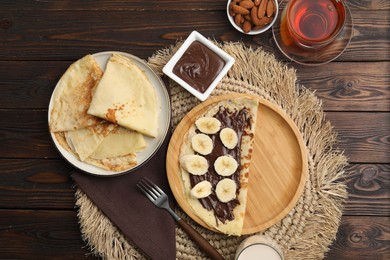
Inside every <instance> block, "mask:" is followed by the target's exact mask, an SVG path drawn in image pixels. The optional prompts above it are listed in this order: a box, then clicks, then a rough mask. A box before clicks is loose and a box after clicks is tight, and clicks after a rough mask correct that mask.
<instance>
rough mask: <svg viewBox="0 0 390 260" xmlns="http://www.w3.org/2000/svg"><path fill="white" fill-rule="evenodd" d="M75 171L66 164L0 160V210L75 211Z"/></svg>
mask: <svg viewBox="0 0 390 260" xmlns="http://www.w3.org/2000/svg"><path fill="white" fill-rule="evenodd" d="M73 170H74V168H72V167H71V166H70V165H69V164H68V163H66V162H65V161H64V160H45V159H39V160H36V159H27V160H19V159H13V160H12V159H0V172H1V174H0V197H1V200H0V208H1V209H68V210H69V209H72V208H73V207H74V200H75V198H74V193H75V187H74V183H73V181H72V179H71V178H70V175H71V171H73Z"/></svg>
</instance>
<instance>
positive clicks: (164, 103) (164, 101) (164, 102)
mask: <svg viewBox="0 0 390 260" xmlns="http://www.w3.org/2000/svg"><path fill="white" fill-rule="evenodd" d="M113 54H121V55H123V56H125V57H128V58H129V59H132V60H133V61H135V62H136V63H139V64H142V66H144V67H145V68H146V69H147V70H148V72H149V73H150V74H151V75H153V77H154V79H155V80H156V81H157V82H158V83H159V84H156V86H155V85H153V87H154V88H155V89H156V91H158V90H157V88H160V90H161V92H162V94H163V95H160V97H161V98H160V102H161V103H160V104H159V105H160V113H162V112H163V110H164V107H165V109H166V110H167V111H168V113H166V115H165V116H163V117H165V121H166V123H165V125H163V130H162V132H160V133H161V136H160V140H159V141H158V142H157V144H156V146H155V147H154V149H153V152H151V153H150V154H149V155H148V157H147V158H145V159H144V160H143V161H142V162H141V163H137V165H135V166H134V167H132V168H130V169H126V170H123V171H118V172H116V171H110V170H106V169H103V168H100V167H97V166H94V165H91V164H88V163H85V162H81V161H80V160H79V159H78V158H77V157H76V156H75V155H73V154H71V153H70V152H68V151H67V150H65V149H64V148H63V147H62V146H61V145H60V144H59V143H58V141H57V140H56V137H55V134H54V133H53V132H50V128H48V129H49V133H50V136H51V140H52V142H53V143H54V146H55V147H56V149H57V151H58V152H59V153H60V154H61V157H62V158H64V159H65V161H67V162H68V163H69V164H70V165H72V166H73V167H74V168H76V169H77V170H80V171H82V172H84V173H87V174H89V175H93V176H99V177H114V176H120V175H124V174H127V173H130V172H132V171H134V170H136V169H139V168H140V167H141V166H143V165H144V164H146V163H147V162H148V161H149V160H150V159H151V158H153V156H154V155H155V154H156V153H157V151H158V150H159V149H160V148H161V146H162V144H163V143H164V140H165V138H166V136H167V134H168V131H169V129H170V125H171V117H172V108H171V101H170V96H169V93H168V90H167V88H166V86H165V83H164V82H163V80H162V79H161V77H159V76H158V74H157V73H156V72H155V71H154V70H153V69H152V68H151V67H150V66H149V65H148V64H147V62H146V61H144V60H143V59H141V58H139V57H137V56H135V55H133V54H130V53H127V52H122V51H102V52H96V53H93V54H90V55H92V56H93V57H94V59H95V60H96V62H97V63H98V65H99V66H100V67H101V65H100V63H99V61H98V60H97V58H101V57H102V56H107V57H103V58H104V59H107V61H108V59H109V57H110V56H111V55H113ZM86 55H88V54H86ZM84 56H85V55H84ZM84 56H83V57H84ZM83 57H81V58H83ZM81 58H79V59H81ZM79 59H77V60H79ZM77 60H76V61H74V62H77ZM74 62H73V63H74ZM104 62H105V63H106V61H104ZM73 63H72V64H73ZM137 65H138V64H137ZM69 66H71V64H70V65H69ZM69 66H68V67H67V68H66V70H67V69H68V68H69ZM104 66H105V65H104ZM101 69H102V70H103V71H105V67H101ZM141 69H142V70H143V71H144V69H143V68H141ZM66 70H65V71H64V72H63V74H64V73H65V72H66ZM145 73H146V71H145ZM63 74H62V75H61V77H60V78H59V79H58V80H57V83H56V85H55V87H54V89H53V91H52V94H51V97H50V101H49V106H48V121H47V122H48V126H49V124H50V114H51V110H52V106H53V103H52V102H53V94H54V92H55V91H56V89H57V86H58V83H59V82H60V80H61V78H62V76H63ZM157 95H158V93H157ZM159 126H160V127H161V125H159ZM84 164H86V167H88V168H92V169H95V170H96V171H98V172H91V171H89V170H88V169H86V168H85V167H81V165H84ZM99 172H100V173H99Z"/></svg>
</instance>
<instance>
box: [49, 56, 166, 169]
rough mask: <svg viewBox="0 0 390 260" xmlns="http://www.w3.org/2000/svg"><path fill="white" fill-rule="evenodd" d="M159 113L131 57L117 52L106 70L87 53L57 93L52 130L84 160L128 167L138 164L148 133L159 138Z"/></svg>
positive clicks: (150, 89)
mask: <svg viewBox="0 0 390 260" xmlns="http://www.w3.org/2000/svg"><path fill="white" fill-rule="evenodd" d="M158 114H159V106H158V102H157V96H156V93H155V90H154V88H153V86H152V85H151V83H150V81H149V79H148V78H147V76H146V75H145V72H144V71H142V70H141V69H140V68H139V67H138V66H137V65H136V64H134V63H133V62H132V61H131V60H130V59H128V58H126V57H124V56H122V55H120V54H113V55H112V56H111V58H110V59H109V60H108V62H107V66H106V70H105V71H104V72H103V71H102V69H101V68H100V67H99V65H98V63H97V62H96V60H95V59H94V58H93V56H92V55H86V56H85V57H83V58H82V59H80V60H78V61H76V62H75V63H73V64H72V65H71V66H70V67H69V68H68V70H67V71H66V72H65V74H64V75H63V76H62V77H61V79H60V81H59V83H58V85H57V87H56V89H55V91H54V92H53V97H52V109H51V111H50V121H49V128H50V131H51V132H52V133H53V134H54V136H55V138H56V139H57V141H58V143H59V144H60V145H61V146H62V147H63V148H64V149H65V150H67V151H68V152H70V153H71V154H73V155H74V156H76V158H78V159H79V160H80V161H82V162H85V163H88V164H91V165H95V166H98V167H101V168H103V169H106V170H111V171H123V170H126V169H130V168H132V167H134V166H135V165H137V156H136V153H137V152H139V151H141V150H143V149H144V148H145V147H146V145H147V142H146V141H145V138H144V136H148V137H151V138H154V137H156V136H157V133H158V121H157V120H158ZM145 118H147V120H145Z"/></svg>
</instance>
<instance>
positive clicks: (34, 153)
mask: <svg viewBox="0 0 390 260" xmlns="http://www.w3.org/2000/svg"><path fill="white" fill-rule="evenodd" d="M326 116H327V119H328V120H329V121H330V122H331V123H332V125H333V126H334V129H335V131H336V132H338V135H339V139H340V141H339V145H338V146H339V148H340V149H343V150H345V154H346V155H347V156H348V157H349V161H350V162H353V163H390V151H389V133H390V113H368V112H367V113H366V112H364V113H363V112H359V113H358V112H327V113H326ZM0 118H2V121H0V137H1V138H2V141H3V145H2V146H0V157H4V158H60V154H59V153H58V151H57V150H56V148H55V147H54V145H53V143H52V140H51V137H50V135H49V132H48V126H47V111H46V110H8V109H5V110H4V109H3V110H2V109H0Z"/></svg>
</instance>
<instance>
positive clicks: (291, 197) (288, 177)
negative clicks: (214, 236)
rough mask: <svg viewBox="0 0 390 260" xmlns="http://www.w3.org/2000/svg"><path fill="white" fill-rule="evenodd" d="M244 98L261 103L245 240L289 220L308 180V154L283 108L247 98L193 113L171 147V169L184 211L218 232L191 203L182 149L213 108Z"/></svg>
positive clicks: (173, 187)
mask: <svg viewBox="0 0 390 260" xmlns="http://www.w3.org/2000/svg"><path fill="white" fill-rule="evenodd" d="M243 96H245V97H248V98H252V99H257V100H258V101H259V108H258V113H257V121H256V129H255V139H254V145H253V153H252V159H251V164H250V172H249V189H248V201H247V207H246V215H245V221H244V227H243V230H242V234H243V235H244V234H252V233H255V232H258V231H261V230H264V229H266V228H268V227H270V226H272V225H273V224H275V223H277V222H278V221H280V220H281V219H282V218H283V217H285V216H286V215H287V214H288V212H289V211H290V210H291V209H292V208H293V207H294V205H295V204H296V203H297V201H298V199H299V197H300V195H301V194H302V191H303V187H304V184H305V181H306V178H307V172H308V163H307V154H306V147H305V145H304V142H303V139H302V136H301V134H300V132H299V130H298V128H297V127H296V125H295V124H294V122H293V121H292V120H291V119H290V118H289V117H288V116H287V115H286V114H285V112H284V111H283V110H282V109H281V108H280V107H278V106H276V105H274V104H273V103H271V102H269V101H267V100H265V99H263V98H259V97H255V96H248V95H241V94H228V95H223V96H218V97H214V98H210V99H208V100H206V101H205V102H203V103H201V104H199V105H198V106H196V107H195V108H193V109H192V110H191V111H190V112H189V113H188V114H187V115H186V116H185V117H184V118H183V119H182V121H181V122H180V123H179V125H178V126H177V127H176V129H175V131H174V133H173V135H172V138H171V141H170V143H169V147H168V152H167V162H166V165H167V175H168V181H169V185H170V187H171V190H172V193H173V195H174V196H175V198H176V200H177V202H178V203H179V205H180V207H181V208H182V209H183V210H184V212H186V214H188V215H189V216H190V217H191V218H192V219H193V220H194V221H196V222H197V223H198V224H200V225H202V226H204V227H206V228H208V229H211V230H214V229H213V228H210V227H209V226H208V225H207V224H205V223H204V222H203V221H202V220H201V219H200V218H199V217H198V216H197V215H196V214H195V212H194V211H193V209H192V208H191V206H190V205H189V204H188V202H187V200H186V198H185V195H184V190H183V182H182V179H181V172H180V165H179V156H180V149H181V145H182V143H183V141H184V136H185V135H186V133H187V131H188V129H189V128H190V126H191V125H193V124H194V123H195V120H196V119H197V118H198V117H199V116H200V115H202V114H204V113H205V112H206V111H207V110H208V108H209V107H210V106H214V105H216V104H217V103H218V102H219V101H222V100H232V99H235V98H239V97H243ZM214 231H216V230H214Z"/></svg>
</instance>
